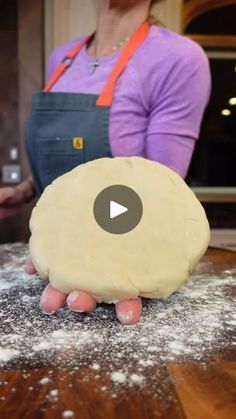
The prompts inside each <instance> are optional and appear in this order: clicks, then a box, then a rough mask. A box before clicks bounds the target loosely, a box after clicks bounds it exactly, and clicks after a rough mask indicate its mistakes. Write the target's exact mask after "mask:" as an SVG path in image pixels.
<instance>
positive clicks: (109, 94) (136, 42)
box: [97, 22, 150, 106]
mask: <svg viewBox="0 0 236 419" xmlns="http://www.w3.org/2000/svg"><path fill="white" fill-rule="evenodd" d="M149 29H150V24H149V23H148V22H144V23H143V24H142V25H141V26H140V28H139V29H138V30H137V32H136V33H135V34H134V35H133V36H132V38H131V39H130V41H129V42H128V43H127V45H126V47H124V49H123V52H122V53H121V56H120V58H119V60H118V62H117V64H116V66H115V68H114V70H113V72H112V74H111V76H110V78H109V80H108V82H107V84H106V85H105V87H104V89H103V91H102V93H101V95H100V96H99V98H98V100H97V106H111V104H112V99H113V94H114V91H115V86H116V82H117V80H118V79H119V77H120V75H121V74H122V72H123V71H124V69H125V67H126V65H127V63H128V62H129V60H130V58H131V57H132V56H133V54H134V53H135V51H136V50H137V49H138V48H139V46H140V45H141V44H142V43H143V42H144V41H145V39H146V38H147V36H148V34H149Z"/></svg>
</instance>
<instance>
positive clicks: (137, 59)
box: [48, 26, 211, 177]
mask: <svg viewBox="0 0 236 419" xmlns="http://www.w3.org/2000/svg"><path fill="white" fill-rule="evenodd" d="M80 40H81V39H76V40H74V41H72V42H69V43H67V44H66V45H63V46H61V47H59V48H57V49H56V50H54V51H53V52H52V54H51V56H50V58H49V65H48V77H50V76H51V75H52V73H53V72H54V70H55V68H56V67H57V65H58V64H59V62H60V61H61V60H62V59H63V57H64V56H65V53H66V52H67V51H68V50H70V49H71V48H72V47H73V46H74V45H75V44H77V43H78V42H79V41H80ZM119 55H120V52H119V53H116V54H113V55H111V56H108V57H104V58H102V59H101V60H100V62H101V65H100V67H98V68H97V70H96V71H95V73H93V74H91V72H90V65H91V62H92V61H93V58H92V57H91V56H90V55H89V54H88V52H87V49H86V47H84V48H83V49H82V51H81V53H80V54H79V55H78V56H77V58H76V59H75V61H74V63H73V65H72V66H71V67H70V68H69V69H68V70H67V71H66V73H65V74H64V75H63V76H62V77H61V79H60V80H59V81H58V82H57V83H56V84H55V85H54V87H53V89H52V92H71V93H90V94H99V93H100V92H101V91H102V89H103V87H104V85H105V83H106V81H107V79H108V77H109V75H110V74H111V71H112V69H113V67H114V65H115V63H116V61H117V58H118V57H119ZM210 80H211V79H210V71H209V63H208V60H207V58H206V55H205V54H204V52H203V50H202V49H201V48H200V46H199V45H198V44H196V43H194V42H193V41H191V40H189V39H187V38H185V37H183V36H180V35H178V34H176V33H174V32H171V31H169V30H167V29H164V28H162V27H158V26H152V27H151V30H150V33H149V36H148V38H147V39H146V41H145V42H144V43H143V44H142V45H141V46H140V47H139V49H138V50H137V51H136V53H135V55H134V56H133V58H132V59H131V60H130V62H129V63H128V65H127V67H126V69H125V71H124V72H123V74H122V75H121V77H120V79H119V81H118V83H117V86H116V91H115V95H114V98H113V104H112V107H111V115H110V128H109V130H110V132H109V140H110V146H111V151H112V154H113V156H115V157H116V156H142V157H145V158H148V159H151V160H155V161H157V162H160V163H162V164H164V165H166V166H168V167H169V168H171V169H172V170H174V171H176V172H177V173H179V174H180V175H181V176H182V177H185V176H186V173H187V171H188V167H189V164H190V161H191V157H192V153H193V150H194V145H195V142H196V139H197V138H198V136H199V131H200V126H201V121H202V117H203V113H204V110H205V107H206V105H207V103H208V100H209V96H210V87H211V81H210Z"/></svg>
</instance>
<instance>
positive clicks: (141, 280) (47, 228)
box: [30, 157, 210, 303]
mask: <svg viewBox="0 0 236 419" xmlns="http://www.w3.org/2000/svg"><path fill="white" fill-rule="evenodd" d="M111 185H125V186H128V187H130V188H132V189H133V190H134V191H135V192H137V194H138V195H139V197H140V198H141V200H142V203H143V216H142V219H141V221H140V223H139V224H138V225H137V227H136V228H135V229H133V230H132V231H130V232H129V233H126V234H110V233H107V232H105V231H104V230H103V229H102V228H101V227H99V225H98V224H97V223H96V221H95V218H94V215H93V205H94V201H95V199H96V197H97V195H98V194H99V193H100V192H101V191H102V190H103V189H105V188H107V187H108V186H111ZM30 228H31V233H32V235H31V238H30V252H31V257H32V260H33V263H34V265H35V267H36V269H37V271H38V273H39V275H40V276H41V277H43V278H45V279H46V278H48V279H49V281H50V283H51V285H52V286H53V287H54V288H56V289H58V290H60V291H62V292H64V293H69V292H71V291H73V290H83V291H86V292H88V293H89V294H91V295H92V296H93V297H94V298H95V299H96V301H97V302H102V301H103V302H106V303H112V302H116V301H121V300H124V299H134V298H136V297H138V296H142V297H148V298H156V297H168V296H169V295H170V294H171V293H173V292H174V291H175V290H176V289H177V288H179V287H180V286H181V285H182V284H183V283H184V282H185V281H186V280H187V278H188V276H189V274H190V273H191V271H192V270H193V268H194V267H195V265H196V264H197V262H198V261H199V259H200V258H201V257H202V256H203V254H204V253H205V251H206V249H207V247H208V243H209V238H210V232H209V225H208V221H207V218H206V215H205V212H204V209H203V207H202V206H201V204H200V202H199V201H198V200H197V198H196V197H195V195H194V193H193V192H192V191H191V190H190V188H189V187H188V186H187V185H186V183H185V182H184V181H183V180H182V179H181V178H180V177H179V176H178V175H177V174H176V173H174V172H173V171H172V170H170V169H168V168H166V167H165V166H163V165H161V164H158V163H156V162H152V161H149V160H146V159H143V158H140V157H132V158H113V159H109V158H104V159H99V160H95V161H92V162H89V163H86V164H83V165H80V166H78V167H77V168H75V169H74V170H72V171H71V172H69V173H67V174H65V175H63V176H61V177H59V178H57V179H56V180H55V181H54V182H53V183H52V184H51V185H49V186H48V187H47V188H46V189H45V191H44V193H43V194H42V196H41V198H40V199H39V201H38V203H37V205H36V207H35V208H34V210H33V213H32V216H31V220H30Z"/></svg>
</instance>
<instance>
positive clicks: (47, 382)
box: [39, 377, 51, 385]
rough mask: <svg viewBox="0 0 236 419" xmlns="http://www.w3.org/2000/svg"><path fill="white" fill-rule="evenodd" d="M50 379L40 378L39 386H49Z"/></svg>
mask: <svg viewBox="0 0 236 419" xmlns="http://www.w3.org/2000/svg"><path fill="white" fill-rule="evenodd" d="M50 381H51V380H50V378H48V377H44V378H42V379H41V380H39V384H42V385H44V384H49V383H50Z"/></svg>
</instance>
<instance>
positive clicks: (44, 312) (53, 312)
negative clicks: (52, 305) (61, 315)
mask: <svg viewBox="0 0 236 419" xmlns="http://www.w3.org/2000/svg"><path fill="white" fill-rule="evenodd" d="M42 311H43V314H46V315H47V316H51V315H52V314H55V313H56V312H55V311H50V312H49V311H46V310H44V309H43V308H42Z"/></svg>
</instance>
